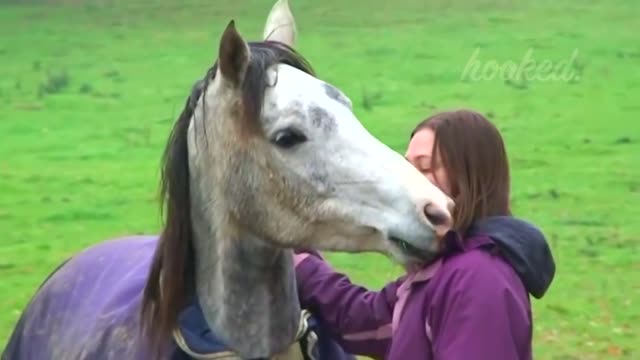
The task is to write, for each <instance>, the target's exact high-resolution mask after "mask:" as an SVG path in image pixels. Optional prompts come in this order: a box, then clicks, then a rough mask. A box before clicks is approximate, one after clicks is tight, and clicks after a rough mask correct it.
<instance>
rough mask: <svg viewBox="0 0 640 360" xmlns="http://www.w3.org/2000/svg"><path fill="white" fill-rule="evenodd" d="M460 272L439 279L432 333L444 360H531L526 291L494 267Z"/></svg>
mask: <svg viewBox="0 0 640 360" xmlns="http://www.w3.org/2000/svg"><path fill="white" fill-rule="evenodd" d="M485 265H486V266H478V267H475V268H474V269H458V270H456V271H453V272H452V273H451V274H449V275H448V276H447V278H446V279H439V280H440V281H439V282H440V283H441V284H439V285H438V287H439V289H440V290H438V291H437V292H436V293H434V295H433V298H434V299H433V300H434V302H433V303H432V306H431V308H430V310H429V311H428V317H427V324H426V330H427V333H428V334H430V335H432V344H433V353H434V358H435V359H438V360H467V359H470V358H473V359H474V360H524V359H530V358H531V320H530V314H531V313H530V307H529V299H528V296H527V294H526V291H525V290H524V288H523V287H522V286H520V284H519V283H517V282H516V281H514V280H513V279H508V278H505V276H504V273H501V272H499V271H495V268H494V267H492V266H491V264H485Z"/></svg>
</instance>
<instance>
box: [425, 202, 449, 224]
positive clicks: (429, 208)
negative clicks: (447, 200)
mask: <svg viewBox="0 0 640 360" xmlns="http://www.w3.org/2000/svg"><path fill="white" fill-rule="evenodd" d="M424 215H425V216H426V217H427V220H429V222H430V223H431V224H432V225H433V226H444V225H449V223H450V222H451V215H449V213H447V212H446V211H445V210H444V209H441V208H439V207H438V206H436V205H434V204H427V205H426V206H425V207H424Z"/></svg>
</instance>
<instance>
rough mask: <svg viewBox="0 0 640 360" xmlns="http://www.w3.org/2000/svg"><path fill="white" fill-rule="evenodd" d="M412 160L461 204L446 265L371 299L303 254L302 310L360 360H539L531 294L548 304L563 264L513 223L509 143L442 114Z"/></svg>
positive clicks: (489, 129) (440, 262)
mask: <svg viewBox="0 0 640 360" xmlns="http://www.w3.org/2000/svg"><path fill="white" fill-rule="evenodd" d="M406 158H407V160H408V161H410V162H411V163H412V164H413V165H414V166H415V167H416V168H417V169H418V170H420V171H421V172H422V173H423V174H424V175H425V176H427V177H428V178H429V179H430V180H431V181H432V182H433V183H435V184H436V185H437V186H438V187H439V188H440V189H442V190H443V191H444V192H446V193H447V194H448V195H449V196H451V197H452V198H453V199H454V201H455V203H456V207H455V209H454V227H453V229H452V230H451V231H449V232H448V233H447V235H446V236H445V237H444V238H443V239H441V249H442V251H441V255H440V256H439V257H438V259H437V260H436V261H435V262H433V263H431V264H428V265H425V267H423V268H421V269H419V270H417V271H409V272H408V273H407V274H406V275H404V276H402V277H401V278H399V279H397V280H396V281H393V282H391V283H389V284H388V285H386V286H385V287H384V288H383V289H381V290H380V291H370V290H367V289H365V288H363V287H361V286H358V285H354V284H352V283H351V282H350V280H349V279H348V278H347V277H346V276H345V275H343V274H340V273H337V272H335V271H333V270H332V269H331V267H330V266H329V265H328V264H327V263H326V262H324V261H323V260H322V259H321V257H320V256H319V255H318V254H316V253H310V252H298V253H297V254H296V255H295V263H296V273H297V277H298V287H299V293H300V298H301V302H302V305H303V306H304V307H306V308H308V309H309V310H311V311H312V312H313V313H314V314H317V315H318V316H320V317H321V318H322V320H323V322H324V323H325V324H326V326H327V327H328V328H329V329H330V330H331V332H332V333H333V334H334V335H335V337H336V339H338V340H339V342H340V343H341V345H342V346H343V347H344V348H345V350H346V351H348V352H351V353H354V354H356V355H364V356H369V357H372V358H375V359H388V360H411V359H436V360H450V359H456V360H457V359H460V360H467V359H473V360H485V359H486V360H528V359H531V358H532V351H531V343H532V317H531V304H530V301H529V294H531V295H533V296H534V297H536V298H541V297H542V296H543V295H544V293H545V292H546V290H547V288H548V287H549V285H550V284H551V281H552V279H553V276H554V274H555V264H554V261H553V258H552V255H551V252H550V249H549V247H548V245H547V243H546V240H545V238H544V236H543V234H542V233H541V232H540V231H539V230H538V229H537V228H536V227H534V226H533V225H531V224H529V223H527V222H525V221H523V220H519V219H516V218H514V217H512V216H511V210H510V204H509V198H510V194H509V191H510V189H509V188H510V177H509V165H508V161H507V155H506V151H505V147H504V143H503V140H502V138H501V136H500V133H499V132H498V130H497V129H496V128H495V127H494V126H493V125H492V124H491V123H490V122H489V121H488V120H487V119H485V118H484V117H483V116H482V115H480V114H478V113H476V112H473V111H466V110H461V111H453V112H443V113H439V114H436V115H434V116H432V117H430V118H428V119H426V120H425V121H423V122H421V123H420V124H418V126H417V127H416V129H415V130H414V131H413V132H412V134H411V139H410V143H409V148H408V150H407V153H406Z"/></svg>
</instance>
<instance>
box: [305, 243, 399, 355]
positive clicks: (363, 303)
mask: <svg viewBox="0 0 640 360" xmlns="http://www.w3.org/2000/svg"><path fill="white" fill-rule="evenodd" d="M294 263H295V264H296V277H297V284H298V294H299V296H300V302H301V305H302V307H303V308H306V309H308V310H309V311H311V312H312V313H313V314H314V315H315V316H317V317H319V318H320V319H321V321H322V323H323V325H324V326H325V327H326V328H327V330H328V331H329V332H330V333H331V334H332V335H333V336H334V337H335V339H336V341H338V343H340V345H341V346H342V347H343V348H344V350H345V351H347V352H349V353H352V354H355V355H363V356H369V357H371V358H374V359H383V358H384V356H385V354H386V351H387V348H388V346H389V345H390V343H391V322H392V317H393V307H394V305H395V302H396V289H397V288H398V287H399V285H400V283H401V282H402V280H401V279H398V280H396V281H395V282H392V283H389V284H387V285H386V286H385V287H384V288H382V289H381V290H380V291H370V290H367V289H366V288H364V287H362V286H358V285H355V284H353V283H351V281H350V280H349V278H348V277H347V276H346V275H344V274H341V273H338V272H336V271H334V270H333V269H332V268H331V267H330V266H329V264H327V263H326V262H325V261H324V260H323V259H322V258H321V257H320V256H319V255H318V254H315V253H304V252H303V253H297V254H296V255H295V256H294Z"/></svg>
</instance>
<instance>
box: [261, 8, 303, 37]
mask: <svg viewBox="0 0 640 360" xmlns="http://www.w3.org/2000/svg"><path fill="white" fill-rule="evenodd" d="M296 35H297V31H296V21H295V19H294V18H293V14H292V13H291V9H290V8H289V1H288V0H278V1H277V2H276V3H275V5H273V8H272V9H271V12H270V13H269V16H268V17H267V22H266V24H265V27H264V31H263V34H262V37H263V39H264V40H265V41H279V42H281V43H283V44H286V45H288V46H290V47H294V46H295V42H296Z"/></svg>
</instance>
